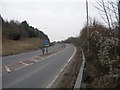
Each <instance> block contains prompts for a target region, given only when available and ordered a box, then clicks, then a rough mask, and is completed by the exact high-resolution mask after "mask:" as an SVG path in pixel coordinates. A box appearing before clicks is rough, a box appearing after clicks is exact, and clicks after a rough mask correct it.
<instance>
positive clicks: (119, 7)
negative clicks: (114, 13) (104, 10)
mask: <svg viewBox="0 0 120 90" xmlns="http://www.w3.org/2000/svg"><path fill="white" fill-rule="evenodd" d="M118 14H119V15H118V16H119V21H118V25H119V30H118V36H119V38H120V0H118Z"/></svg>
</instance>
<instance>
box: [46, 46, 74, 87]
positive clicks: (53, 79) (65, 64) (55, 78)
mask: <svg viewBox="0 0 120 90" xmlns="http://www.w3.org/2000/svg"><path fill="white" fill-rule="evenodd" d="M75 53H76V48H75V51H74V53H73V55H72V56H71V57H70V59H69V60H68V62H67V63H66V64H65V65H64V67H63V68H62V69H61V70H60V72H59V73H58V74H57V76H55V78H54V79H53V80H52V82H51V83H50V84H49V85H48V86H47V88H51V86H52V85H53V84H54V82H55V80H56V79H57V78H58V77H59V75H60V74H61V72H62V71H63V70H64V69H65V68H66V66H67V65H68V63H69V62H70V61H71V60H72V58H73V57H74V55H75Z"/></svg>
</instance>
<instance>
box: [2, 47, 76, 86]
mask: <svg viewBox="0 0 120 90" xmlns="http://www.w3.org/2000/svg"><path fill="white" fill-rule="evenodd" d="M60 46H61V45H55V46H53V47H51V48H50V50H53V49H54V48H58V47H60ZM40 52H41V51H40V50H37V51H33V52H28V53H23V54H18V55H13V56H8V57H5V58H3V60H4V61H3V65H6V64H10V63H13V62H15V61H16V60H17V61H20V60H22V59H25V58H31V57H33V56H36V55H39V54H38V53H40ZM75 52H76V49H75V47H74V46H73V45H66V47H65V48H64V49H63V50H61V51H59V52H57V53H54V54H52V55H48V56H47V57H45V58H43V59H42V60H41V61H39V62H36V63H34V64H32V65H29V66H27V64H25V63H23V64H25V65H26V67H24V68H22V69H19V70H16V71H14V72H10V73H7V74H4V75H3V76H2V88H50V87H52V85H53V84H54V83H55V82H56V81H55V80H56V79H57V78H58V77H59V74H60V73H62V70H64V68H65V67H66V66H67V64H68V62H70V60H72V57H73V56H74V55H75ZM19 55H20V56H19ZM9 60H10V61H9Z"/></svg>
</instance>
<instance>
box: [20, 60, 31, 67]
mask: <svg viewBox="0 0 120 90" xmlns="http://www.w3.org/2000/svg"><path fill="white" fill-rule="evenodd" d="M19 63H21V64H23V65H25V66H28V65H29V64H27V63H24V62H22V61H20V62H19Z"/></svg>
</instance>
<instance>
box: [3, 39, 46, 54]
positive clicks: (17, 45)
mask: <svg viewBox="0 0 120 90" xmlns="http://www.w3.org/2000/svg"><path fill="white" fill-rule="evenodd" d="M43 46H44V40H41V39H39V38H23V39H21V40H18V41H15V40H8V39H5V38H4V39H2V56H6V55H12V54H17V53H22V52H27V51H31V50H36V49H40V48H41V47H43Z"/></svg>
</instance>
